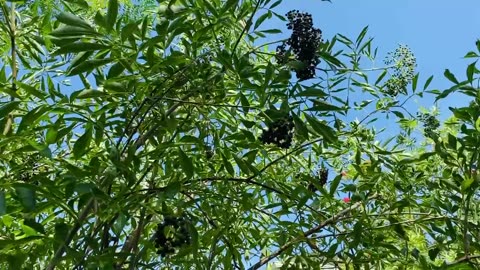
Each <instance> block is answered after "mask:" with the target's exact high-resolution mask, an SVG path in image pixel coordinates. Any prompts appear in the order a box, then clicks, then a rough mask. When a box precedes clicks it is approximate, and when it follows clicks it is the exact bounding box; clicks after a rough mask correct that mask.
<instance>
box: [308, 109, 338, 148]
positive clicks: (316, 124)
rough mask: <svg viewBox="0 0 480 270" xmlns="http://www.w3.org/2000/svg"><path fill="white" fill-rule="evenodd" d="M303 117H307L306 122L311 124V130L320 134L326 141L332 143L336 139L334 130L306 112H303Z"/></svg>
mask: <svg viewBox="0 0 480 270" xmlns="http://www.w3.org/2000/svg"><path fill="white" fill-rule="evenodd" d="M305 117H306V118H307V122H308V123H309V124H310V125H311V126H312V128H313V130H315V131H316V132H317V133H319V134H320V135H322V137H323V139H324V140H325V141H326V142H329V143H333V142H336V141H337V139H338V138H337V137H336V136H335V131H334V130H333V129H332V128H331V127H329V126H327V125H326V124H324V123H322V122H320V121H318V120H317V119H316V118H314V117H312V116H310V115H308V114H305Z"/></svg>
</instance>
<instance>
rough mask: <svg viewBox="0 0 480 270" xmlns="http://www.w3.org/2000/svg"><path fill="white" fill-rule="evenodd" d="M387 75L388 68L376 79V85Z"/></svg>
mask: <svg viewBox="0 0 480 270" xmlns="http://www.w3.org/2000/svg"><path fill="white" fill-rule="evenodd" d="M385 75H387V70H386V69H385V70H383V71H382V73H381V74H380V76H378V78H377V80H376V81H375V84H374V85H377V84H379V83H380V82H381V81H382V79H383V78H384V77H385Z"/></svg>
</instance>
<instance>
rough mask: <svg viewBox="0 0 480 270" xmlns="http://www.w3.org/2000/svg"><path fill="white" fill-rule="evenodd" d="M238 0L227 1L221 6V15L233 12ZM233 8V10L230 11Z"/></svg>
mask: <svg viewBox="0 0 480 270" xmlns="http://www.w3.org/2000/svg"><path fill="white" fill-rule="evenodd" d="M238 1H239V0H228V1H227V2H226V3H225V5H224V6H223V9H222V13H225V12H228V11H232V12H234V11H235V8H234V7H236V6H237V5H238ZM232 8H233V9H232Z"/></svg>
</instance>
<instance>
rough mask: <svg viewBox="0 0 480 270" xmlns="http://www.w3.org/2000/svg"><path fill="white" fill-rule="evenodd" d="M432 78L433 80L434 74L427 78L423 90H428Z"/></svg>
mask: <svg viewBox="0 0 480 270" xmlns="http://www.w3.org/2000/svg"><path fill="white" fill-rule="evenodd" d="M432 80H433V75H432V76H430V77H429V78H428V79H427V81H426V82H425V85H424V86H423V90H427V87H428V86H429V85H430V83H431V82H432Z"/></svg>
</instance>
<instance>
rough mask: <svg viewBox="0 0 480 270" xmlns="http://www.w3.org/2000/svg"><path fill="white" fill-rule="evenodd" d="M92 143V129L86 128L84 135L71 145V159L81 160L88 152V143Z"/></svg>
mask: <svg viewBox="0 0 480 270" xmlns="http://www.w3.org/2000/svg"><path fill="white" fill-rule="evenodd" d="M91 141H92V128H91V127H90V126H88V127H87V128H86V129H85V133H83V135H82V136H80V137H79V138H78V139H77V141H76V142H75V143H74V144H73V157H74V158H75V159H79V158H81V157H82V156H83V155H85V154H86V153H87V152H88V151H89V150H90V142H91Z"/></svg>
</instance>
